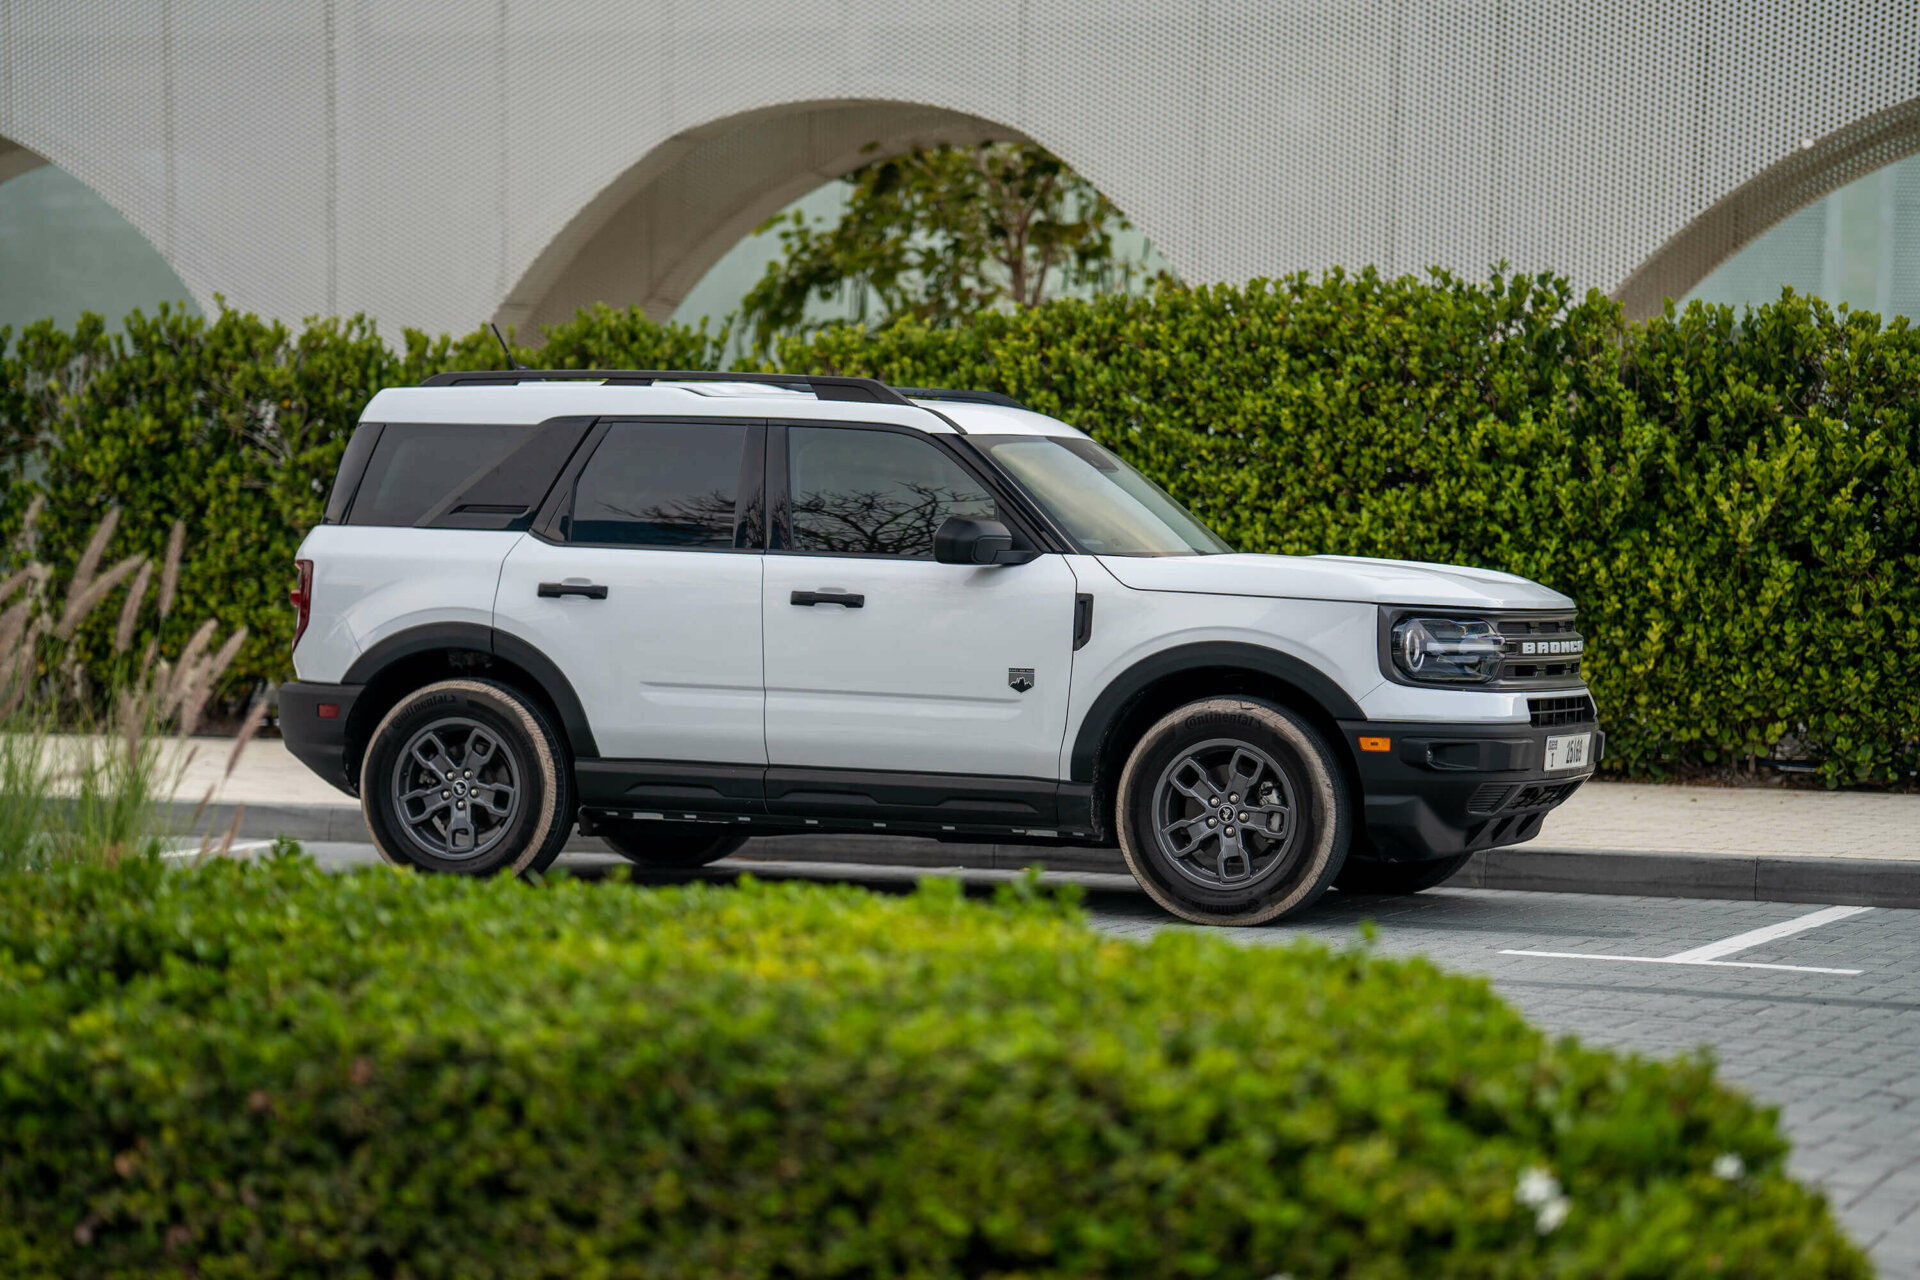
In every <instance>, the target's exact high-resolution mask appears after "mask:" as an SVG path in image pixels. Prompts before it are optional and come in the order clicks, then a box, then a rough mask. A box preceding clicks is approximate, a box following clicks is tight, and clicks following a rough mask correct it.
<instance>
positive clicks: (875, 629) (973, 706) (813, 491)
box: [763, 425, 1074, 825]
mask: <svg viewBox="0 0 1920 1280" xmlns="http://www.w3.org/2000/svg"><path fill="white" fill-rule="evenodd" d="M782 435H784V438H785V439H784V454H783V455H782V443H781V437H782ZM771 445H772V448H773V451H774V454H775V456H774V457H773V458H772V459H770V464H769V473H770V478H773V479H775V480H776V481H777V479H778V477H779V476H780V475H781V473H782V472H783V471H784V473H785V476H786V485H785V496H786V499H787V500H786V501H785V502H777V505H776V512H777V515H776V520H775V534H774V537H775V546H774V549H773V550H772V551H771V552H770V553H769V554H768V555H767V556H766V587H765V591H764V596H763V599H764V604H763V609H764V620H765V631H766V646H767V647H766V687H767V698H766V723H767V753H768V760H769V762H770V763H771V764H772V765H773V766H774V770H773V772H772V773H771V774H770V775H769V783H768V802H769V805H770V806H773V805H774V804H775V793H776V790H777V786H776V784H777V782H778V780H779V778H780V770H781V767H782V766H791V767H794V768H799V769H807V770H829V769H831V770H850V771H860V772H862V773H869V774H889V775H891V774H898V773H901V772H911V773H922V774H944V775H955V774H962V775H975V776H978V777H982V778H1004V779H1041V780H1045V782H1046V783H1047V784H1048V788H1049V790H1048V791H1047V795H1048V796H1050V795H1051V790H1050V787H1051V784H1052V782H1053V781H1054V780H1055V779H1057V778H1058V777H1059V757H1060V740H1061V735H1062V734H1063V733H1064V731H1065V727H1066V712H1067V686H1068V677H1069V674H1070V669H1071V664H1072V660H1073V610H1074V576H1073V572H1072V570H1071V569H1069V568H1068V566H1067V564H1066V561H1065V559H1064V558H1063V557H1061V556H1058V555H1042V556H1040V557H1039V558H1037V559H1035V560H1033V561H1031V562H1029V563H1027V564H1023V565H1001V566H987V567H976V566H972V565H957V564H939V563H936V562H935V560H934V558H933V533H934V530H935V529H937V528H938V527H939V526H940V523H941V521H943V520H945V519H946V518H947V517H948V516H950V515H965V516H975V517H984V518H988V519H1003V520H1004V518H1005V517H1004V515H1003V514H1001V513H999V512H997V511H996V508H995V504H994V499H993V497H992V496H991V492H990V490H989V487H988V486H987V485H986V484H985V483H984V482H983V481H982V480H981V479H980V478H979V477H978V476H977V475H976V474H974V473H973V471H972V470H971V469H970V467H969V466H967V465H963V464H962V462H961V461H959V460H958V459H957V458H956V457H955V456H954V455H952V454H949V453H948V452H946V451H945V450H943V449H942V448H940V447H939V446H938V445H936V444H935V443H934V441H933V440H932V439H930V438H929V437H928V436H926V435H925V434H924V433H921V432H917V431H909V430H904V429H885V428H878V427H853V426H797V425H796V426H788V427H785V428H778V427H776V428H775V429H774V433H773V437H772V441H771ZM783 463H784V466H783V465H782V464H783ZM775 492H776V493H779V492H780V488H779V486H778V484H777V483H776V485H775ZM847 781H848V793H849V794H850V795H852V794H857V793H860V792H862V791H864V792H866V793H869V794H872V793H875V792H876V791H885V790H886V789H887V787H888V786H889V781H888V780H887V779H884V778H881V779H861V778H858V777H849V778H848V780H847ZM891 782H892V784H895V786H894V790H893V791H892V794H894V795H896V796H901V797H903V799H902V800H901V802H902V803H907V802H908V800H909V799H910V797H911V796H912V794H913V787H912V786H911V785H907V786H906V787H905V789H904V790H903V789H901V788H900V786H899V785H898V784H900V783H901V780H900V779H898V778H894V779H892V780H891ZM909 782H910V780H909ZM936 790H937V788H936ZM951 791H952V788H951V787H949V788H947V789H946V792H943V793H941V794H943V795H947V798H946V799H944V800H942V799H941V798H940V796H938V795H935V796H934V797H933V801H934V803H935V804H936V805H937V804H942V803H944V804H947V805H950V806H952V808H951V810H950V811H951V812H954V813H955V814H956V815H960V814H963V813H964V812H965V811H966V809H967V802H966V801H965V800H964V799H960V798H953V797H952V796H951V795H948V794H947V793H950V792H951ZM929 794H930V795H931V794H932V793H931V792H930V793H929ZM993 804H994V802H993V801H992V800H991V799H990V798H983V799H982V800H981V801H980V812H981V813H982V814H983V815H984V814H985V813H986V812H988V811H989V810H990V809H991V808H992V807H993ZM1037 825H1038V824H1037Z"/></svg>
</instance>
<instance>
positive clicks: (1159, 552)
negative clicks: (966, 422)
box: [969, 436, 1233, 556]
mask: <svg viewBox="0 0 1920 1280" xmlns="http://www.w3.org/2000/svg"><path fill="white" fill-rule="evenodd" d="M969 439H970V440H971V442H972V443H973V444H976V445H978V446H979V447H981V448H982V449H985V450H986V451H987V452H988V453H989V454H990V455H992V457H993V460H994V461H995V462H997V463H999V464H1000V467H1001V469H1002V470H1004V471H1005V472H1006V473H1007V474H1008V475H1010V476H1012V477H1013V478H1014V479H1015V480H1017V481H1019V483H1020V486H1021V487H1022V488H1024V489H1025V490H1026V491H1027V492H1028V493H1029V494H1031V495H1032V496H1033V499H1034V501H1036V502H1038V503H1039V504H1040V505H1041V506H1042V507H1043V508H1045V510H1046V512H1047V514H1048V515H1050V516H1052V517H1053V518H1054V520H1055V521H1056V522H1057V523H1058V524H1059V525H1060V527H1061V528H1063V529H1065V530H1066V531H1067V532H1068V533H1069V534H1070V535H1072V537H1073V539H1074V541H1076V542H1078V543H1079V544H1080V545H1081V546H1083V547H1085V548H1086V549H1087V550H1088V551H1089V552H1091V553H1092V554H1094V555H1097V556H1214V555H1222V554H1225V553H1226V552H1230V551H1232V550H1233V548H1232V547H1229V546H1228V545H1227V544H1226V543H1224V542H1222V541H1220V539H1219V538H1218V537H1216V536H1214V533H1213V531H1212V530H1211V529H1209V528H1207V527H1206V526H1205V525H1203V524H1201V523H1200V522H1199V521H1198V520H1196V519H1194V518H1193V516H1192V515H1191V514H1189V513H1188V511H1187V509H1186V508H1185V507H1183V506H1181V505H1180V504H1179V503H1177V502H1175V501H1174V500H1173V499H1172V498H1170V497H1168V496H1167V493H1166V491H1165V490H1163V489H1162V488H1161V487H1160V486H1159V485H1157V484H1155V483H1154V482H1153V481H1151V480H1149V479H1147V478H1146V477H1145V476H1143V475H1141V474H1140V473H1139V472H1138V471H1135V470H1134V469H1133V468H1132V467H1130V466H1128V465H1127V464H1126V463H1124V462H1122V461H1121V460H1120V459H1119V458H1118V457H1117V456H1115V455H1114V454H1113V453H1111V452H1109V451H1108V450H1106V449H1103V448H1101V447H1100V446H1099V445H1097V444H1095V443H1094V442H1093V441H1091V440H1087V439H1083V438H1080V437H1077V436H971V437H969Z"/></svg>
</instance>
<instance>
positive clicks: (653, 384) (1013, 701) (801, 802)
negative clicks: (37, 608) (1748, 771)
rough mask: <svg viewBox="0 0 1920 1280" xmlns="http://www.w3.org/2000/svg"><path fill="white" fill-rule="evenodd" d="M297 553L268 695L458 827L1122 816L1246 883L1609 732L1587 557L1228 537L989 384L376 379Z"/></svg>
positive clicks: (425, 855)
mask: <svg viewBox="0 0 1920 1280" xmlns="http://www.w3.org/2000/svg"><path fill="white" fill-rule="evenodd" d="M299 555H300V559H299V573H300V586H299V589H298V590H297V591H296V592H295V593H294V603H295V605H296V607H297V608H298V610H299V627H298V632H297V634H296V636H295V640H294V665H295V667H296V669H297V671H298V673H299V680H298V681H296V682H293V683H289V684H287V685H285V686H283V687H282V689H281V693H280V724H281V729H282V732H283V733H284V734H285V736H286V740H287V743H288V746H289V747H290V748H291V749H292V750H293V752H294V753H295V754H296V755H297V756H299V757H300V759H302V760H303V761H305V762H306V763H307V764H308V765H309V766H310V767H311V768H313V769H314V770H315V771H316V772H318V773H319V774H320V775H321V776H322V777H324V778H326V779H327V781H329V782H331V783H333V784H334V785H335V786H337V787H340V788H341V789H342V790H344V791H347V792H349V793H352V794H355V795H358V796H359V797H360V801H361V805H362V807H363V809H364V811H365V814H366V819H367V826H368V829H369V830H370V831H371V833H372V836H373V840H374V842H375V844H377V845H378V846H379V848H380V850H381V852H382V854H384V855H385V856H386V857H387V858H389V859H391V860H392V861H394V862H396V863H401V864H405V865H409V866H413V867H419V868H423V869H428V870H434V871H452V872H463V873H468V874H487V873H491V872H496V871H503V870H512V871H514V872H531V871H537V870H540V869H542V868H544V867H545V866H547V864H548V863H549V862H551V861H552V860H553V858H554V857H555V856H556V855H557V854H558V852H559V850H560V848H561V846H562V844H563V843H564V842H565V841H566V839H567V838H568V836H569V835H570V834H571V833H572V831H573V828H574V826H575V824H576V823H577V824H578V825H579V828H580V830H581V831H582V832H584V833H586V834H589V835H597V836H600V837H601V838H603V839H604V840H605V841H606V842H607V843H608V844H609V845H611V846H612V847H613V848H614V849H616V850H618V851H619V852H620V853H622V854H624V855H626V856H628V857H630V858H632V859H633V860H634V861H636V862H639V863H643V864H649V865H655V866H692V865H698V864H701V863H705V862H710V861H712V860H714V859H716V858H719V857H722V856H724V855H726V854H727V853H729V852H731V851H732V850H734V849H737V848H738V847H739V846H740V844H741V842H742V841H743V840H744V839H745V838H746V837H747V836H749V835H778V834H781V833H783V832H823V831H828V832H837V833H844V834H846V835H848V836H853V835H856V834H871V833H885V834H889V835H899V834H920V835H931V836H935V837H939V838H942V839H950V840H967V841H995V842H1001V843H1006V842H1019V841H1029V842H1034V843H1038V844H1074V845H1096V846H1112V845H1115V844H1117V845H1118V846H1119V848H1120V850H1121V851H1122V853H1123V854H1124V856H1125V858H1126V863H1127V866H1128V867H1130V868H1131V869H1132V871H1133V874H1134V875H1135V876H1136V877H1138V879H1139V881H1140V883H1141V885H1142V886H1144V887H1145V889H1146V890H1147V892H1148V893H1150V894H1152V895H1153V897H1154V898H1155V899H1156V900H1157V901H1159V902H1160V903H1161V904H1162V905H1164V906H1165V907H1166V908H1167V909H1168V910H1170V911H1172V912H1174V913H1176V914H1177V915H1180V916H1183V917H1185V918H1186V919H1188V920H1194V921H1200V922H1206V923H1219V924H1252V923H1257V922H1259V921H1263V920H1271V919H1274V918H1276V917H1279V916H1281V915H1284V914H1286V913H1288V912H1292V911H1297V910H1299V909H1300V908H1302V907H1304V906H1306V905H1307V904H1308V903H1310V902H1312V901H1313V900H1314V899H1315V898H1316V897H1318V896H1319V895H1320V894H1321V893H1322V892H1323V891H1325V889H1326V888H1327V887H1328V886H1329V885H1331V884H1338V885H1340V886H1341V887H1342V888H1348V889H1355V890H1360V891H1370V892H1413V891H1416V890H1419V889H1422V888H1425V887H1427V886H1430V885H1433V884H1437V883H1439V882H1440V881H1441V880H1443V879H1444V878H1446V876H1448V875H1449V874H1450V873H1452V872H1453V871H1454V870H1456V869H1457V868H1458V867H1459V866H1460V865H1461V863H1463V862H1464V861H1465V860H1466V858H1467V857H1468V856H1469V855H1470V854H1471V853H1472V852H1473V851H1474V850H1478V849H1486V848H1491V847H1494V846H1497V845H1505V844H1512V843H1515V842H1518V841H1521V840H1526V839H1529V838H1530V837H1532V836H1533V835H1534V834H1535V833H1536V832H1538V830H1539V829H1540V823H1541V820H1542V819H1543V818H1544V817H1545V815H1546V813H1547V811H1548V810H1549V809H1551V808H1553V807H1554V806H1555V805H1556V804H1558V803H1560V802H1561V801H1562V800H1564V799H1565V798H1566V797H1567V796H1568V795H1569V794H1570V793H1571V792H1572V791H1573V790H1574V788H1575V787H1577V786H1579V785H1580V783H1581V782H1582V781H1584V780H1585V779H1586V778H1587V777H1589V776H1590V775H1591V773H1592V771H1593V767H1594V764H1595V762H1596V761H1597V760H1598V759H1599V757H1600V752H1601V747H1602V744H1603V738H1602V736H1601V734H1600V731H1599V728H1598V726H1597V724H1596V723H1595V714H1594V705H1593V701H1592V699H1591V698H1590V697H1589V696H1588V693H1587V690H1586V686H1585V685H1584V684H1583V683H1582V681H1581V678H1580V662H1581V656H1580V655H1581V649H1582V641H1581V638H1580V636H1579V634H1578V632H1577V631H1576V630H1575V628H1574V609H1573V602H1572V601H1571V600H1569V599H1567V598H1566V597H1565V596H1562V595H1560V594H1558V593H1556V592H1554V591H1550V590H1548V589H1547V588H1545V587H1542V586H1539V585H1536V584H1534V583H1532V582H1528V581H1526V580H1524V579H1521V578H1517V577H1514V576H1512V575H1511V574H1505V573H1495V572H1491V571H1488V570H1484V569H1462V568H1453V567H1446V566H1439V565H1426V564H1413V563H1408V562H1403V561H1392V560H1362V559H1354V558H1349V557H1343V556H1311V557H1287V556H1269V555H1240V554H1235V553H1234V552H1233V551H1232V549H1231V548H1229V547H1228V546H1226V545H1225V544H1224V543H1222V542H1221V541H1220V539H1219V538H1217V537H1215V536H1214V535H1213V534H1212V533H1211V532H1209V531H1208V530H1207V529H1206V528H1205V527H1204V526H1203V525H1202V524H1201V523H1200V522H1199V521H1198V520H1196V519H1194V517H1193V516H1192V515H1190V514H1188V513H1187V512H1186V511H1185V510H1183V509H1182V508H1181V507H1180V505H1179V504H1178V503H1176V502H1174V501H1173V500H1172V499H1171V498H1169V497H1168V496H1167V495H1166V494H1165V493H1164V492H1162V491H1161V490H1160V489H1159V488H1157V487H1156V486H1155V485H1154V484H1153V483H1152V482H1151V481H1149V480H1147V479H1146V478H1145V477H1143V476H1141V475H1140V474H1139V473H1137V472H1136V471H1134V470H1133V469H1132V468H1131V467H1129V466H1128V465H1127V464H1126V463H1124V462H1122V461H1121V460H1120V459H1119V458H1117V457H1116V456H1114V455H1113V454H1112V453H1110V452H1109V451H1108V450H1106V449H1104V448H1102V447H1101V446H1100V445H1098V444H1096V443H1095V442H1094V441H1093V440H1091V439H1090V438H1088V437H1087V436H1085V435H1083V434H1082V433H1080V432H1079V431H1076V430H1075V429H1074V428H1072V427H1070V426H1068V425H1067V424H1066V423H1064V422H1060V421H1058V420H1056V419H1053V418H1049V417H1045V416H1043V415H1041V414H1038V413H1033V412H1030V411H1028V410H1027V409H1025V408H1022V407H1021V406H1020V405H1018V404H1016V403H1014V402H1013V401H1011V400H1008V399H1006V398H1005V397H1002V396H996V395H991V394H988V393H983V392H953V391H936V390H923V389H910V388H909V389H897V388H893V387H888V386H886V385H884V384H882V383H879V382H875V381H871V380H868V379H862V378H834V377H788V376H777V375H767V376H759V377H754V376H742V375H738V374H714V373H668V372H538V371H531V370H514V371H509V372H495V373H462V374H442V375H440V376H438V377H435V378H432V379H430V380H429V381H428V382H427V383H426V384H425V385H424V386H420V387H409V388H402V389H391V390H386V391H382V392H380V393H379V394H378V395H376V396H375V397H374V398H373V400H372V401H371V402H370V403H369V404H368V405H367V408H366V411H365V413H364V414H363V415H362V420H361V423H360V426H359V427H358V429H357V430H356V431H355V433H354V435H353V438H352V440H351V442H350V443H349V444H348V446H347V450H346V454H345V457H344V458H343V460H342V461H341V464H340V473H339V476H338V478H337V479H336V480H335V482H334V487H333V491H332V494H331V496H330V497H329V499H328V502H327V512H326V522H325V523H324V524H322V525H321V526H320V527H319V528H317V529H315V530H314V531H313V532H312V533H311V534H309V535H308V537H307V539H306V542H305V543H304V544H303V545H302V547H301V550H300V553H299Z"/></svg>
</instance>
